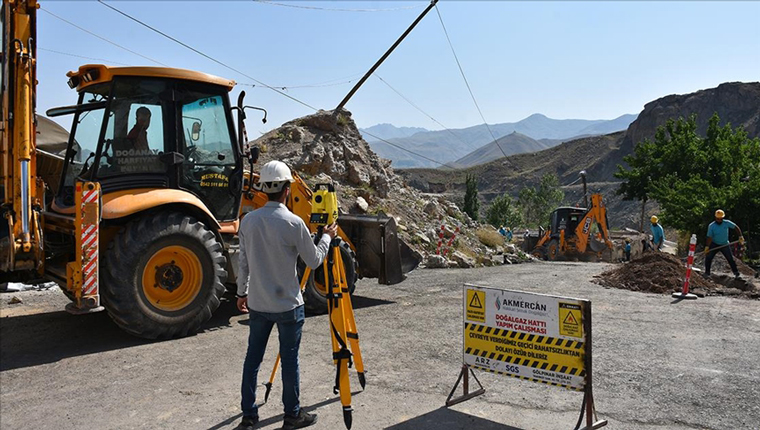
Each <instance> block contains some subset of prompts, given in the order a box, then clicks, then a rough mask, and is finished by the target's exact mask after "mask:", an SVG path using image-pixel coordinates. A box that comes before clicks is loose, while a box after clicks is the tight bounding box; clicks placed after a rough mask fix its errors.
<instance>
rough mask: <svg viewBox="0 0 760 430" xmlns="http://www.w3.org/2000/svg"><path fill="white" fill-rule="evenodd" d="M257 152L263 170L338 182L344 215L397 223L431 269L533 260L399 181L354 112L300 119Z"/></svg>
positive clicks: (438, 199) (262, 141)
mask: <svg viewBox="0 0 760 430" xmlns="http://www.w3.org/2000/svg"><path fill="white" fill-rule="evenodd" d="M252 144H253V145H258V146H259V147H260V148H261V157H260V159H259V163H260V164H263V163H266V162H267V161H270V160H280V161H283V162H285V163H287V164H288V165H289V166H290V167H291V168H292V169H294V170H295V171H297V172H298V173H299V174H300V175H301V177H303V178H304V180H306V182H307V183H308V184H309V185H310V186H313V185H314V184H316V183H324V182H332V183H333V184H334V185H335V187H336V189H337V191H338V198H339V203H340V210H341V212H343V213H368V214H377V213H381V212H382V213H385V214H386V215H389V216H393V217H394V218H395V219H396V222H397V224H398V229H399V237H400V238H401V240H403V241H404V242H405V243H406V244H407V245H409V246H410V247H411V248H412V249H414V250H415V251H417V252H418V253H419V254H420V256H421V257H422V261H423V264H425V265H427V267H477V266H491V265H495V264H514V263H518V262H523V261H529V260H530V257H528V256H526V255H525V254H523V253H522V252H521V251H519V250H517V249H515V248H514V246H511V247H510V246H507V245H506V244H505V243H504V241H503V240H493V235H494V234H496V235H498V233H496V231H495V230H494V229H493V228H491V227H490V226H485V225H481V224H479V223H477V222H475V221H473V220H472V219H470V217H469V216H467V214H465V213H463V212H462V211H461V210H460V209H459V208H458V207H457V205H456V204H454V203H452V202H451V201H449V200H447V199H446V198H444V197H442V196H429V195H425V194H423V193H421V192H419V191H417V190H414V189H412V188H410V187H408V186H407V185H406V184H405V183H404V181H403V179H402V178H401V177H400V176H398V175H396V174H395V173H394V171H393V168H392V167H391V162H390V160H385V159H382V158H380V157H378V156H377V154H375V153H374V152H373V151H372V149H371V148H370V146H369V144H368V143H367V142H366V141H364V139H363V138H362V136H361V134H360V133H359V130H358V128H357V127H356V124H355V123H354V121H353V119H351V113H350V112H348V111H345V110H343V111H341V112H340V114H338V115H334V112H332V111H319V112H317V113H315V114H312V115H308V116H305V117H302V118H298V119H295V120H293V121H290V122H287V123H285V124H283V125H282V126H281V127H279V128H277V129H274V130H272V131H270V132H269V133H267V134H265V135H263V136H261V137H260V138H258V139H256V140H255V141H253V142H252ZM442 225H443V226H444V229H443V233H444V237H443V244H442V246H441V248H442V249H441V254H443V251H444V250H446V256H445V257H444V256H443V255H437V254H436V250H437V249H438V241H439V234H440V232H441V226H442ZM457 228H458V229H459V230H458V232H457ZM478 232H481V233H480V234H478ZM483 237H489V239H488V240H485V239H482V238H483ZM483 240H485V242H484V241H483ZM449 243H450V246H449Z"/></svg>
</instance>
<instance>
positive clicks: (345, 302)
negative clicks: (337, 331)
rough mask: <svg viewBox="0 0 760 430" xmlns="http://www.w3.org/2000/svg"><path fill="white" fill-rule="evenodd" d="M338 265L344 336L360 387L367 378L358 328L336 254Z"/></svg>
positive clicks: (339, 259) (364, 384)
mask: <svg viewBox="0 0 760 430" xmlns="http://www.w3.org/2000/svg"><path fill="white" fill-rule="evenodd" d="M336 264H337V266H338V273H339V274H340V283H339V285H340V287H341V291H342V292H343V297H342V298H341V305H342V306H343V314H344V315H345V318H346V337H347V338H348V343H349V345H350V348H351V353H352V354H353V355H354V366H356V373H357V374H358V376H359V385H361V387H362V389H364V387H365V386H366V385H367V380H366V378H365V376H364V361H363V360H362V352H361V348H359V330H358V329H357V327H356V318H354V306H353V304H352V303H351V294H349V291H348V282H347V280H346V270H345V265H344V262H343V258H342V257H341V256H340V254H338V256H337V259H336Z"/></svg>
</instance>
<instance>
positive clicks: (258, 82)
mask: <svg viewBox="0 0 760 430" xmlns="http://www.w3.org/2000/svg"><path fill="white" fill-rule="evenodd" d="M98 3H100V4H102V5H103V6H105V7H107V8H109V9H111V10H113V11H115V12H117V13H119V14H120V15H122V16H124V17H126V18H129V19H131V20H132V21H134V22H136V23H138V24H140V25H142V26H143V27H145V28H148V29H149V30H151V31H153V32H155V33H158V34H160V35H161V36H163V37H165V38H167V39H169V40H171V41H172V42H175V43H177V44H179V45H181V46H183V47H185V48H187V49H189V50H191V51H193V52H195V53H196V54H198V55H200V56H202V57H204V58H206V59H209V60H211V61H213V62H214V63H216V64H218V65H220V66H222V67H224V68H226V69H229V70H232V71H233V72H235V73H238V74H240V75H242V76H245V77H246V78H248V79H250V80H252V81H254V82H256V83H257V84H259V85H261V86H262V87H266V88H269V89H270V90H272V91H274V92H276V93H278V94H280V95H282V96H285V97H287V98H289V99H291V100H293V101H294V102H297V103H300V104H302V105H304V106H306V107H308V108H310V109H313V110H315V111H316V110H318V109H317V108H315V107H314V106H311V105H310V104H308V103H306V102H303V101H301V100H298V99H297V98H295V97H293V96H291V95H289V94H286V93H284V92H282V91H281V90H278V89H277V88H274V87H272V86H270V85H267V84H265V83H264V82H261V81H260V80H258V79H256V78H254V77H253V76H251V75H248V74H246V73H244V72H242V71H240V70H238V69H236V68H234V67H232V66H229V65H227V64H225V63H223V62H221V61H219V60H217V59H216V58H214V57H212V56H210V55H207V54H205V53H203V52H201V51H199V50H197V49H195V48H193V47H192V46H190V45H188V44H186V43H184V42H182V41H180V40H178V39H175V38H174V37H172V36H169V35H168V34H166V33H164V32H163V31H161V30H159V29H157V28H155V27H151V26H150V25H148V24H146V23H144V22H142V21H140V20H139V19H137V18H135V17H133V16H132V15H129V14H128V13H126V12H122V11H121V10H119V9H117V8H115V7H113V6H111V5H110V4H107V3H106V2H104V1H103V0H98Z"/></svg>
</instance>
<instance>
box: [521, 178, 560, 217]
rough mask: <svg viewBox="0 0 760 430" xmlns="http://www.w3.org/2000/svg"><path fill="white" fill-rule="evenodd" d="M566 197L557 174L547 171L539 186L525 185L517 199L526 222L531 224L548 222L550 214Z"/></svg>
mask: <svg viewBox="0 0 760 430" xmlns="http://www.w3.org/2000/svg"><path fill="white" fill-rule="evenodd" d="M564 198H565V193H564V192H563V191H562V189H561V188H560V187H559V178H557V175H554V174H551V173H547V174H545V175H544V176H542V177H541V182H540V184H539V185H538V188H534V187H525V188H523V189H521V190H520V195H519V197H518V199H517V201H518V204H519V205H520V207H521V208H522V211H523V215H524V219H525V222H526V223H528V225H529V226H536V225H540V224H546V223H547V222H548V221H549V215H550V214H551V213H552V211H553V210H554V209H556V208H557V206H559V205H560V204H561V203H562V201H563V200H564Z"/></svg>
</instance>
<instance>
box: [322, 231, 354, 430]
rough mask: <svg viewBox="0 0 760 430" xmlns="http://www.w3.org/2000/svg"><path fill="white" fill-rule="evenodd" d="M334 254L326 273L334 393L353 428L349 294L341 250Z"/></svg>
mask: <svg viewBox="0 0 760 430" xmlns="http://www.w3.org/2000/svg"><path fill="white" fill-rule="evenodd" d="M331 251H332V252H330V253H329V254H328V258H329V261H328V265H329V267H326V268H328V269H329V270H328V271H326V272H325V273H327V274H328V288H327V301H328V309H329V311H330V318H329V319H330V333H331V335H332V336H331V337H332V345H333V361H334V362H335V365H336V367H337V369H336V372H337V373H336V375H335V386H334V388H333V392H334V393H335V394H340V402H341V404H342V405H343V422H344V423H345V425H346V428H348V429H350V428H351V422H352V418H351V413H352V409H351V381H350V380H349V377H348V368H349V366H350V365H351V351H350V350H349V349H348V345H347V343H346V339H347V337H346V324H345V322H346V317H345V314H344V305H343V300H342V299H343V297H344V295H346V294H348V291H346V292H345V293H344V292H343V291H342V288H341V285H340V279H341V274H340V273H339V272H338V269H339V268H340V266H339V265H340V260H339V259H340V250H339V249H338V247H335V246H333V247H332V249H331Z"/></svg>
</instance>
